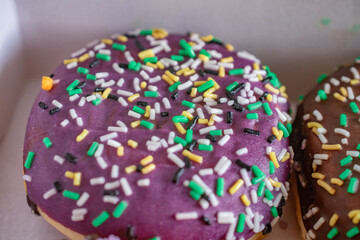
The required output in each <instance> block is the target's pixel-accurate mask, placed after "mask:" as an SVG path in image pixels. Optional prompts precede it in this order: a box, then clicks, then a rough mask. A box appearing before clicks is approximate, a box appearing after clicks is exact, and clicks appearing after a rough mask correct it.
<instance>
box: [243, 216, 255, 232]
mask: <svg viewBox="0 0 360 240" xmlns="http://www.w3.org/2000/svg"><path fill="white" fill-rule="evenodd" d="M245 223H246V225H247V226H248V228H250V229H253V228H254V224H253V222H252V220H251V218H250V217H249V216H245Z"/></svg>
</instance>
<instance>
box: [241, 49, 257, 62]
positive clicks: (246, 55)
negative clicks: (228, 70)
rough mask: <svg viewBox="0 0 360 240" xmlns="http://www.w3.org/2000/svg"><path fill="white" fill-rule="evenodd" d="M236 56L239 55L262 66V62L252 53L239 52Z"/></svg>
mask: <svg viewBox="0 0 360 240" xmlns="http://www.w3.org/2000/svg"><path fill="white" fill-rule="evenodd" d="M236 55H237V56H238V57H241V58H245V59H248V60H250V61H254V62H256V63H259V64H260V60H259V59H257V58H256V57H255V56H254V55H252V54H250V53H248V52H246V51H239V52H237V53H236Z"/></svg>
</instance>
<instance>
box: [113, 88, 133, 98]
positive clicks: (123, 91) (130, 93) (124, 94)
mask: <svg viewBox="0 0 360 240" xmlns="http://www.w3.org/2000/svg"><path fill="white" fill-rule="evenodd" d="M117 94H119V95H122V96H125V97H130V96H132V95H134V93H132V92H129V91H125V90H121V89H119V90H117Z"/></svg>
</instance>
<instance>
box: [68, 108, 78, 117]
mask: <svg viewBox="0 0 360 240" xmlns="http://www.w3.org/2000/svg"><path fill="white" fill-rule="evenodd" d="M69 112H70V116H71V118H72V119H75V118H77V117H78V115H77V114H76V111H75V109H73V108H72V109H70V110H69Z"/></svg>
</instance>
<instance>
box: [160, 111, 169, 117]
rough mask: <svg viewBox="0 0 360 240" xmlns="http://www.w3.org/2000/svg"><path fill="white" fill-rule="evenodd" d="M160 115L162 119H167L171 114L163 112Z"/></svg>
mask: <svg viewBox="0 0 360 240" xmlns="http://www.w3.org/2000/svg"><path fill="white" fill-rule="evenodd" d="M160 115H161V116H162V117H167V116H169V112H161V113H160Z"/></svg>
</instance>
